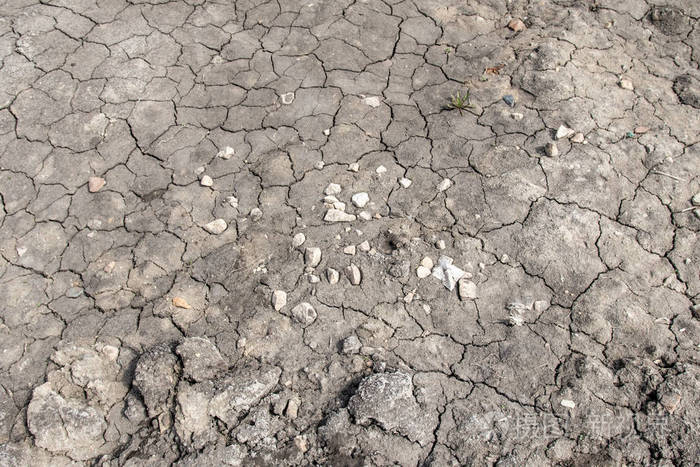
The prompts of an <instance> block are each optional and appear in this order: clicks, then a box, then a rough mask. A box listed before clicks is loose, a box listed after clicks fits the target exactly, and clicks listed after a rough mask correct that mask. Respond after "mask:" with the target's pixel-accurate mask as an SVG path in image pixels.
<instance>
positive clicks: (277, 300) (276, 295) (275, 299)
mask: <svg viewBox="0 0 700 467" xmlns="http://www.w3.org/2000/svg"><path fill="white" fill-rule="evenodd" d="M286 305H287V292H285V291H284V290H275V291H274V292H272V307H273V308H274V309H275V311H280V310H281V309H282V308H284V307H285V306H286Z"/></svg>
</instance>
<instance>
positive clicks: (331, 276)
mask: <svg viewBox="0 0 700 467" xmlns="http://www.w3.org/2000/svg"><path fill="white" fill-rule="evenodd" d="M326 279H328V283H329V284H337V283H338V279H340V273H339V272H338V271H336V270H335V269H333V268H328V269H326Z"/></svg>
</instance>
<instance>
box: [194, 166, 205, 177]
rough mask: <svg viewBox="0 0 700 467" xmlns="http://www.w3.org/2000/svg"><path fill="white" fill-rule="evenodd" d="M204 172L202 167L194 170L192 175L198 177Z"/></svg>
mask: <svg viewBox="0 0 700 467" xmlns="http://www.w3.org/2000/svg"><path fill="white" fill-rule="evenodd" d="M204 170H205V169H204V167H197V168H196V169H194V173H195V174H196V175H197V176H198V177H199V176H200V175H202V174H203V173H204Z"/></svg>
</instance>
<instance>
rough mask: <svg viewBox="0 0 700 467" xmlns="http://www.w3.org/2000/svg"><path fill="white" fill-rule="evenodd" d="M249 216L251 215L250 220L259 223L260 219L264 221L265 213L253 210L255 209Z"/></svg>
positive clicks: (256, 209) (258, 209)
mask: <svg viewBox="0 0 700 467" xmlns="http://www.w3.org/2000/svg"><path fill="white" fill-rule="evenodd" d="M249 215H250V219H251V220H252V221H253V222H257V221H259V220H260V219H262V216H263V212H262V211H261V210H260V208H253V209H251V210H250V214H249Z"/></svg>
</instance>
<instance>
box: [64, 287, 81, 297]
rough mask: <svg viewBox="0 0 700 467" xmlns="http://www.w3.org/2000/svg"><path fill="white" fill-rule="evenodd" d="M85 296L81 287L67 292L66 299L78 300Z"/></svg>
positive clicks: (72, 288)
mask: <svg viewBox="0 0 700 467" xmlns="http://www.w3.org/2000/svg"><path fill="white" fill-rule="evenodd" d="M82 294H83V289H81V288H80V287H71V288H70V289H68V290H66V297H68V298H78V297H80V296H81V295H82Z"/></svg>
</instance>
